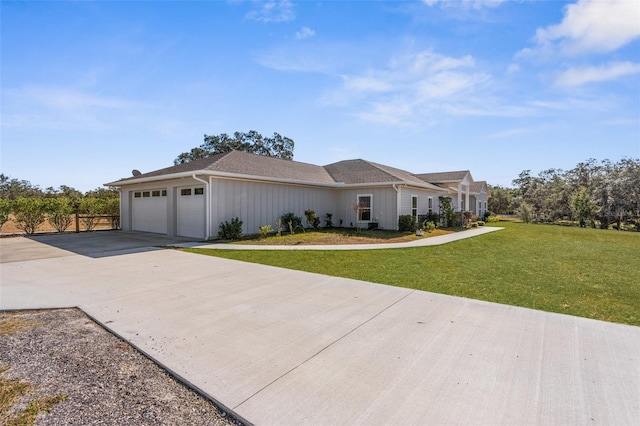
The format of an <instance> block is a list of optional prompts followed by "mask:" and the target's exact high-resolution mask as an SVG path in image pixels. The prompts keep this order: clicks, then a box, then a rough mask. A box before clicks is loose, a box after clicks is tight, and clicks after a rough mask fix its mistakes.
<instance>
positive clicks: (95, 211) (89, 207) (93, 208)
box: [78, 197, 107, 231]
mask: <svg viewBox="0 0 640 426" xmlns="http://www.w3.org/2000/svg"><path fill="white" fill-rule="evenodd" d="M106 206H107V201H106V200H105V199H103V198H97V197H84V198H82V199H81V200H80V203H79V204H78V213H80V214H81V215H82V222H83V223H84V226H85V227H86V229H87V231H93V230H94V229H95V227H96V225H97V224H98V220H100V217H99V216H100V215H103V214H105V212H106V210H107V208H106Z"/></svg>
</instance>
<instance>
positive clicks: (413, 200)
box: [411, 195, 418, 217]
mask: <svg viewBox="0 0 640 426" xmlns="http://www.w3.org/2000/svg"><path fill="white" fill-rule="evenodd" d="M411 216H413V217H418V196H417V195H412V196H411Z"/></svg>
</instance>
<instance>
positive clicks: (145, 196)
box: [142, 191, 151, 198]
mask: <svg viewBox="0 0 640 426" xmlns="http://www.w3.org/2000/svg"><path fill="white" fill-rule="evenodd" d="M150 196H151V193H150V192H149V191H143V192H142V197H143V198H147V197H150Z"/></svg>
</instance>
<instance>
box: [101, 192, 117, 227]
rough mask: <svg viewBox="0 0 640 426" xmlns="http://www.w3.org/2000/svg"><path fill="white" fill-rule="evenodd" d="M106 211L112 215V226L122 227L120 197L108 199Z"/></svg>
mask: <svg viewBox="0 0 640 426" xmlns="http://www.w3.org/2000/svg"><path fill="white" fill-rule="evenodd" d="M104 213H105V214H106V215H109V216H111V228H113V229H118V228H120V198H113V197H112V198H109V199H107V202H106V204H105V211H104Z"/></svg>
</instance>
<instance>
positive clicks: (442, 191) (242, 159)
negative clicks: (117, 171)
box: [107, 151, 487, 238]
mask: <svg viewBox="0 0 640 426" xmlns="http://www.w3.org/2000/svg"><path fill="white" fill-rule="evenodd" d="M465 173H466V174H465V175H464V176H463V177H462V178H461V179H459V182H458V181H456V180H452V181H446V180H443V181H438V182H431V181H429V180H428V178H425V176H429V174H425V175H415V174H412V173H409V172H407V171H404V170H400V169H396V168H393V167H389V166H385V165H382V164H377V163H373V162H370V161H365V160H346V161H339V162H337V163H333V164H329V165H327V166H324V167H322V166H316V165H313V164H307V163H301V162H297V161H290V160H282V159H280V158H274V157H266V156H261V155H255V154H249V153H246V152H240V151H232V152H229V153H225V154H216V155H213V156H211V157H208V158H204V159H201V160H195V161H191V162H189V163H185V164H180V165H176V166H172V167H167V168H164V169H160V170H156V171H153V172H149V173H144V174H138V173H136V176H133V177H130V178H125V179H120V180H118V181H115V182H111V183H108V184H107V185H108V186H113V187H117V188H118V189H119V190H120V209H121V211H120V223H121V227H122V229H124V230H135V231H145V232H156V233H161V234H168V235H176V236H186V237H195V238H215V237H217V235H218V231H219V225H220V223H221V222H224V221H231V219H232V218H234V217H238V218H240V220H242V221H243V233H246V234H253V233H257V232H258V229H259V228H260V227H261V226H263V225H267V224H269V225H271V226H273V227H275V223H276V221H277V220H278V218H279V217H280V216H282V215H283V214H285V213H288V212H293V213H295V214H296V215H297V216H300V217H302V218H303V219H304V211H305V210H307V209H312V210H314V211H315V212H316V214H317V215H318V217H319V218H320V219H322V221H323V223H324V219H325V215H326V214H327V213H330V214H332V221H333V224H334V226H345V227H348V226H357V225H360V226H362V227H370V226H378V227H380V228H384V229H398V217H399V216H400V215H414V216H418V215H423V214H427V212H429V211H433V212H436V213H438V212H439V201H438V200H439V197H441V196H445V197H446V196H452V195H453V196H454V198H455V200H456V201H455V202H457V204H456V206H461V204H460V200H461V199H464V200H465V204H463V205H462V206H469V205H470V204H469V203H470V200H476V201H475V203H476V205H478V203H480V204H479V207H478V206H476V207H475V208H472V210H473V211H474V212H480V211H481V209H485V210H486V197H487V192H486V184H485V183H483V182H473V180H472V178H471V174H470V173H469V172H465ZM456 184H457V185H458V186H457V187H456V186H455V185H456ZM452 185H454V187H456V188H464V193H462V192H460V189H458V190H457V191H458V192H457V193H456V194H453V193H452V192H451V191H452V189H451V187H452ZM460 185H462V186H460ZM461 197H462V198H461ZM474 197H475V198H474ZM483 201H484V205H483V204H482V202H483ZM472 207H474V206H472Z"/></svg>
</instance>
